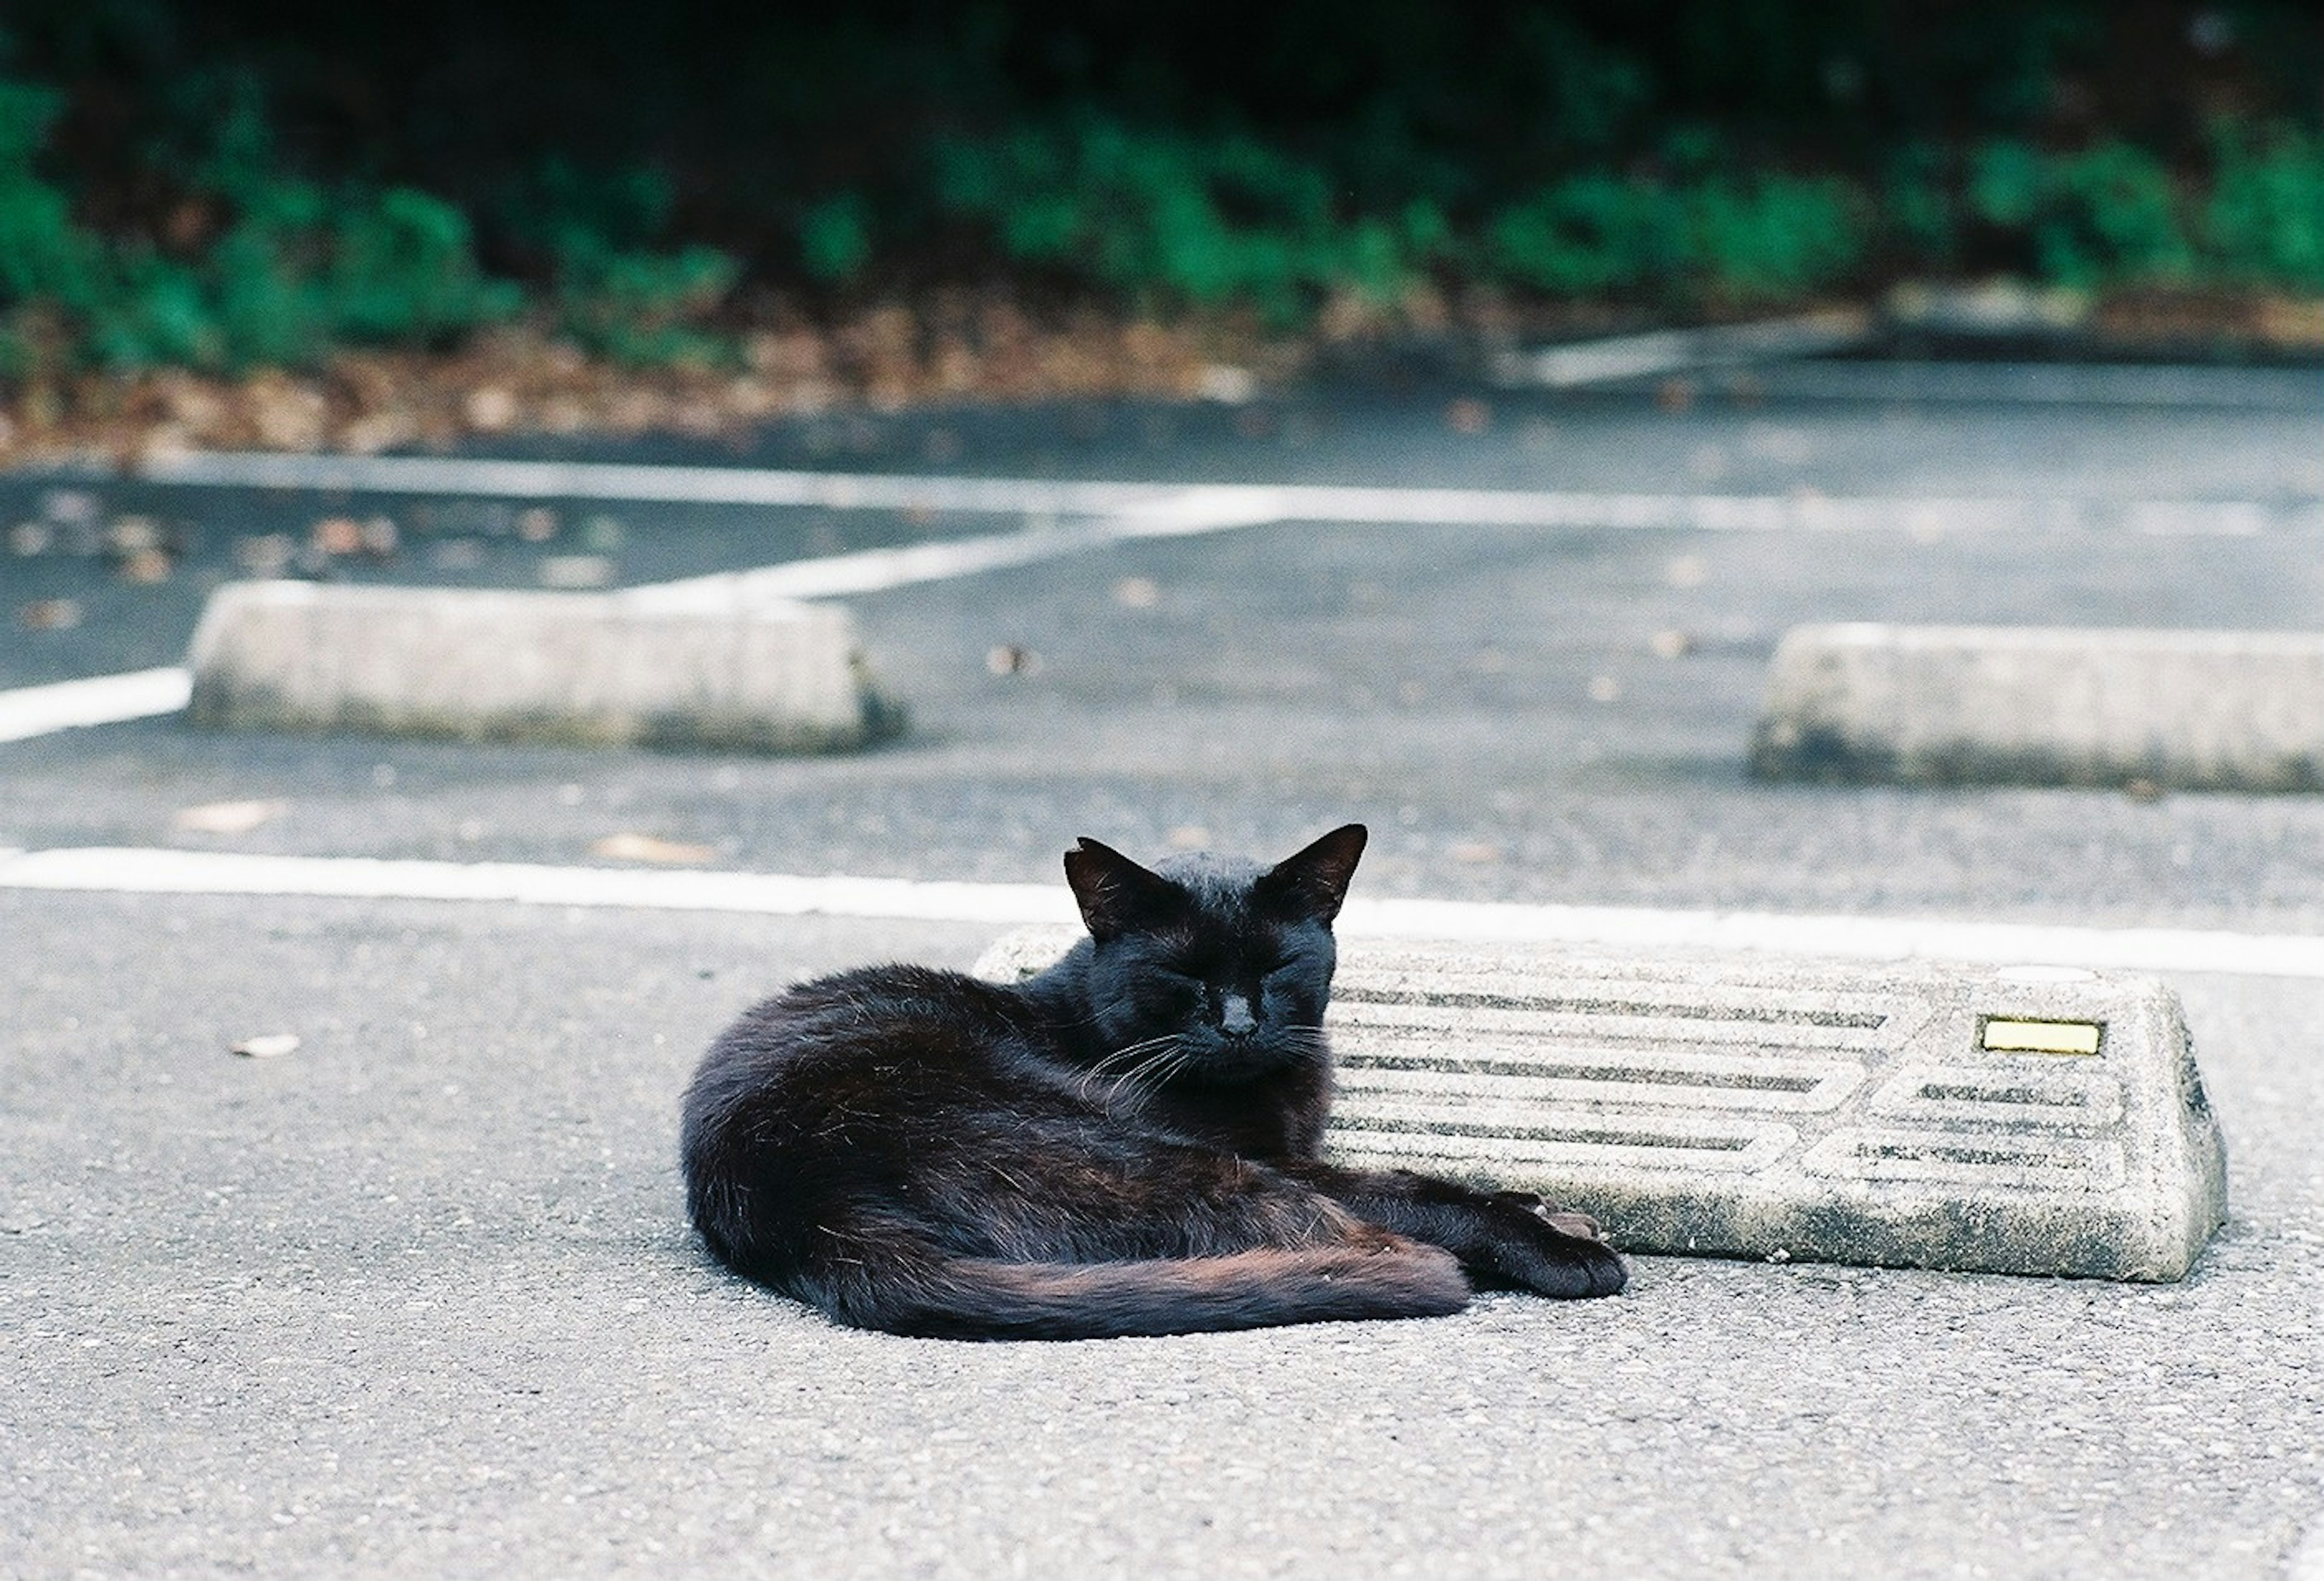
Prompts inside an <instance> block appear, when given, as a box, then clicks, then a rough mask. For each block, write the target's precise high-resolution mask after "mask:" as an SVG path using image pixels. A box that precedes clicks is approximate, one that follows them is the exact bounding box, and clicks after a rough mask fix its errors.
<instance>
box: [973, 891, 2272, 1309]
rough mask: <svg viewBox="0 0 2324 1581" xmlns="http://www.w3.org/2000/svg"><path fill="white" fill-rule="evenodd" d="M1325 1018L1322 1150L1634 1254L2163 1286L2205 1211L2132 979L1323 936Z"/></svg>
mask: <svg viewBox="0 0 2324 1581" xmlns="http://www.w3.org/2000/svg"><path fill="white" fill-rule="evenodd" d="M1073 938H1074V935H1073V934H1072V933H1067V932H1065V931H1062V930H1058V929H1028V930H1025V931H1023V932H1020V933H1012V934H1010V935H1009V936H1008V937H1006V938H1004V939H1002V940H1001V942H999V943H997V944H996V945H994V946H993V948H992V949H991V950H990V951H987V952H986V954H985V955H984V957H983V958H982V960H981V961H978V963H977V967H976V970H978V972H979V973H980V974H982V975H983V976H986V977H989V978H991V979H995V980H1001V981H1007V980H1011V979H1016V978H1018V977H1021V976H1024V975H1028V974H1029V973H1030V972H1032V971H1035V970H1039V968H1040V967H1042V966H1044V965H1046V964H1047V962H1049V961H1053V960H1055V959H1056V957H1057V955H1058V954H1059V953H1061V952H1062V951H1063V950H1064V949H1065V948H1066V947H1067V946H1068V945H1069V944H1070V943H1071V942H1072V941H1073ZM1326 1019H1327V1025H1329V1026H1330V1028H1331V1032H1332V1045H1333V1050H1334V1052H1336V1054H1337V1056H1338V1060H1339V1097H1338V1099H1337V1101H1336V1103H1335V1104H1334V1107H1333V1118H1332V1128H1331V1131H1330V1134H1329V1136H1328V1139H1327V1147H1328V1149H1329V1151H1330V1152H1331V1153H1332V1154H1333V1155H1334V1156H1335V1157H1338V1158H1340V1159H1342V1160H1343V1161H1345V1162H1347V1163H1354V1164H1364V1165H1373V1166H1380V1167H1391V1166H1406V1167H1409V1168H1413V1169H1418V1170H1425V1171H1428V1172H1434V1173H1439V1174H1447V1175H1452V1176H1455V1177H1460V1178H1465V1179H1469V1180H1471V1181H1477V1182H1479V1183H1480V1184H1487V1185H1491V1186H1496V1187H1506V1188H1516V1189H1523V1190H1534V1191H1538V1192H1540V1193H1542V1194H1543V1195H1544V1196H1545V1197H1548V1198H1549V1199H1551V1200H1553V1201H1555V1202H1559V1203H1561V1204H1564V1205H1567V1206H1571V1207H1576V1208H1581V1209H1585V1210H1587V1211H1589V1212H1591V1213H1592V1214H1595V1215H1596V1216H1597V1217H1598V1218H1600V1220H1601V1221H1602V1222H1604V1223H1605V1225H1606V1226H1607V1227H1608V1228H1609V1232H1610V1233H1611V1234H1612V1236H1614V1239H1615V1241H1616V1242H1617V1244H1618V1245H1622V1246H1624V1247H1625V1248H1628V1249H1630V1250H1635V1251H1643V1252H1674V1253H1704V1254H1711V1255H1727V1256H1745V1257H1766V1258H1773V1259H1776V1260H1779V1261H1780V1260H1789V1259H1795V1258H1796V1259H1815V1260H1821V1261H1830V1262H1846V1263H1868V1264H1888V1265H1903V1266H1914V1267H1930V1268H1947V1269H1962V1270H1979V1271H1984V1272H1988V1273H2033V1274H2077V1275H2084V1276H2089V1277H2096V1278H2105V1279H2128V1280H2175V1279H2178V1278H2180V1277H2181V1276H2182V1275H2184V1274H2185V1273H2186V1272H2187V1270H2188V1268H2189V1266H2190V1264H2192V1263H2193V1262H2194V1260H2195V1257H2196V1255H2198V1254H2199V1252H2200V1251H2201V1250H2202V1248H2203V1246H2204V1245H2205V1244H2206V1243H2207V1242H2208V1241H2209V1239H2210V1236H2211V1233H2212V1232H2213V1230H2215V1229H2216V1228H2218V1226H2219V1225H2220V1223H2221V1222H2223V1221H2224V1219H2225V1218H2226V1214H2227V1162H2226V1154H2225V1150H2224V1148H2223V1146H2222V1144H2221V1142H2220V1138H2219V1131H2218V1124H2217V1122H2216V1121H2215V1120H2214V1118H2213V1117H2212V1114H2211V1109H2210V1106H2209V1101H2208V1100H2207V1099H2206V1098H2205V1097H2204V1093H2203V1085H2202V1080H2201V1078H2200V1076H2199V1073H2198V1071H2197V1070H2196V1066H2195V1057H2194V1052H2193V1049H2192V1046H2191V1044H2190V1041H2189V1039H2188V1035H2187V1030H2186V1026H2185V1024H2184V1022H2183V1021H2182V1019H2181V1015H2180V1011H2179V1004H2178V1000H2177V997H2175V996H2174V995H2173V994H2172V992H2171V991H2170V989H2168V988H2165V987H2163V985H2162V984H2161V983H2159V982H2156V981H2154V980H2153V979H2147V978H2140V977H2130V976H2115V975H2101V974H2098V973H2095V972H2089V971H2084V970H2079V969H2075V968H2064V967H2027V968H2001V969H1994V968H1983V967H1941V966H1931V965H1899V966H1880V967H1866V968H1858V967H1845V966H1838V965H1832V964H1829V963H1821V962H1805V961H1734V960H1720V961H1709V960H1678V959H1662V958H1657V959H1653V960H1617V959H1609V958H1606V957H1599V956H1590V955H1584V954H1580V953H1574V952H1568V951H1546V950H1541V949H1526V950H1499V951H1493V950H1480V949H1477V948H1475V947H1472V946H1467V945H1447V944H1433V943H1419V942H1372V941H1365V940H1348V941H1343V942H1342V947H1341V964H1340V973H1339V977H1338V979H1337V980H1336V983H1335V985H1334V988H1333V998H1332V1007H1331V1009H1330V1011H1329V1013H1328V1015H1327V1018H1326Z"/></svg>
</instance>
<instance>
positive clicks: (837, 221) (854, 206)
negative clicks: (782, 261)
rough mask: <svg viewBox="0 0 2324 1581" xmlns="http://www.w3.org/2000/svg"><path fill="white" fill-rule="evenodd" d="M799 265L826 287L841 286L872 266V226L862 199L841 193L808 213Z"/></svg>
mask: <svg viewBox="0 0 2324 1581" xmlns="http://www.w3.org/2000/svg"><path fill="white" fill-rule="evenodd" d="M799 262H801V263H802V264H804V265H806V267H807V273H809V274H811V275H813V276H814V277H815V278H816V279H817V280H822V281H824V282H825V283H826V284H842V283H844V282H845V281H847V280H853V279H854V278H855V277H856V276H857V275H859V274H861V273H862V272H863V267H864V265H865V264H867V263H869V262H871V218H870V215H869V212H868V211H867V210H866V208H865V207H864V204H863V199H862V197H861V196H860V195H859V194H856V193H853V192H842V193H840V194H839V195H838V196H836V197H835V198H825V200H824V201H823V202H821V203H818V204H816V206H815V207H812V208H810V209H808V210H807V215H806V217H805V218H804V219H802V220H801V221H800V222H799Z"/></svg>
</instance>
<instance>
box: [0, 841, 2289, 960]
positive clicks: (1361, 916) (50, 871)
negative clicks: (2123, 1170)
mask: <svg viewBox="0 0 2324 1581" xmlns="http://www.w3.org/2000/svg"><path fill="white" fill-rule="evenodd" d="M0 889H46V890H81V891H90V892H98V893H106V894H124V895H283V896H337V897H344V898H358V899H380V900H385V899H401V900H456V901H508V902H515V903H518V904H521V905H576V906H610V907H630V908H634V909H638V910H651V911H719V912H742V913H752V914H757V915H769V916H805V915H825V916H846V917H866V918H896V919H905V920H914V921H920V922H949V923H975V924H993V925H1002V926H1014V925H1023V924H1034V923H1060V924H1072V923H1073V922H1074V907H1073V902H1072V897H1071V896H1069V895H1068V894H1067V893H1066V891H1065V889H1064V888H1063V887H1061V886H1058V885H1055V884H982V883H954V882H949V881H928V880H922V879H910V878H857V877H851V876H846V875H833V876H829V877H820V878H817V877H801V876H798V875H792V874H782V873H747V872H674V871H667V870H652V871H645V870H637V869H622V868H567V867H550V866H545V865H537V864H531V863H521V862H476V863H461V862H443V861H418V860H399V859H374V858H369V857H292V856H263V855H245V854H239V853H235V852H223V851H195V850H166V849H137V848H124V847H79V848H60V849H56V850H34V851H6V850H0ZM1336 925H1337V929H1338V931H1339V932H1340V933H1342V934H1345V935H1347V936H1349V937H1351V938H1411V939H1437V940H1446V941H1467V942H1479V943H1514V944H1530V943H1570V944H1588V945H1600V946H1607V947H1612V948H1623V949H1628V948H1639V949H1650V950H1652V949H1687V950H1701V951H1720V952H1728V951H1748V952H1772V953H1776V954H1789V955H1799V956H1813V957H1825V958H1832V959H1841V960H1853V961H1914V960H1930V961H1964V962H1972V963H1985V964H1993V965H2004V966H2011V967H2018V966H2024V965H2025V964H2027V963H2030V962H2041V963H2045V964H2047V965H2051V966H2056V967H2080V968H2087V969H2093V970H2125V971H2163V972H2224V973H2227V974H2230V975H2236V976H2247V977H2289V978H2324V936H2315V935H2309V934H2297V933H2230V932H2224V931H2217V930H2210V929H2197V928H2098V927H2075V926H2061V925H2055V924H2042V923H1980V922H1952V921H1946V920H1942V919H1937V918H1914V917H1861V916H1832V915H1783V914H1778V913H1771V912H1715V911H1668V910H1656V909H1652V908H1647V907H1638V906H1588V905H1512V904H1504V903H1494V902H1483V901H1463V900H1396V899H1385V900H1383V899H1363V898H1358V899H1354V900H1351V901H1350V902H1349V903H1348V905H1347V909H1346V910H1345V911H1344V912H1343V913H1342V914H1341V918H1340V921H1339V923H1338V924H1336Z"/></svg>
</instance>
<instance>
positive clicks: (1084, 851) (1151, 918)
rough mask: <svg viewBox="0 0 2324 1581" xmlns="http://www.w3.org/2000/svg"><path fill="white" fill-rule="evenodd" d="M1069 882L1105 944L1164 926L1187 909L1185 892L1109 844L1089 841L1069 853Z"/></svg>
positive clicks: (1093, 934)
mask: <svg viewBox="0 0 2324 1581" xmlns="http://www.w3.org/2000/svg"><path fill="white" fill-rule="evenodd" d="M1065 882H1066V883H1068V884H1070V885H1072V886H1073V888H1074V899H1075V900H1077V901H1079V902H1081V907H1082V921H1083V922H1084V923H1087V924H1089V931H1090V937H1091V938H1093V939H1095V940H1097V941H1098V942H1101V943H1102V942H1104V941H1106V940H1108V939H1111V938H1112V937H1114V936H1115V935H1116V934H1119V933H1129V932H1130V931H1131V930H1132V929H1134V928H1139V927H1150V926H1153V925H1154V924H1158V923H1161V922H1163V921H1165V920H1167V918H1169V917H1170V916H1172V915H1175V914H1176V912H1178V911H1179V910H1180V909H1182V908H1183V907H1184V906H1185V899H1186V896H1185V891H1183V890H1181V889H1180V888H1179V887H1177V886H1176V884H1173V883H1171V882H1170V880H1169V879H1167V878H1164V877H1162V875H1161V874H1159V873H1154V872H1149V871H1148V870H1147V869H1144V868H1141V867H1139V865H1138V864H1137V863H1136V862H1133V861H1131V860H1130V859H1129V858H1128V857H1126V856H1123V855H1122V854H1121V853H1120V851H1118V850H1114V849H1113V848H1112V847H1111V846H1110V845H1101V844H1099V843H1098V842H1097V841H1094V840H1091V839H1089V838H1088V837H1087V836H1084V837H1083V838H1082V839H1080V840H1077V841H1074V849H1073V850H1069V851H1067V852H1066V853H1065Z"/></svg>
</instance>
